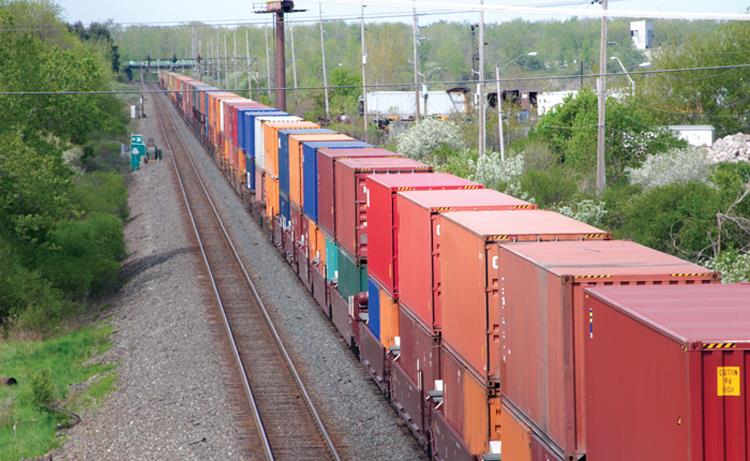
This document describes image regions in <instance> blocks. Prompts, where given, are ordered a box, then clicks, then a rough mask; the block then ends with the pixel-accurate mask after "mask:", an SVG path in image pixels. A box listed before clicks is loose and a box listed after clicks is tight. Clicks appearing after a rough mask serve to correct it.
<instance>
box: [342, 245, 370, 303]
mask: <svg viewBox="0 0 750 461" xmlns="http://www.w3.org/2000/svg"><path fill="white" fill-rule="evenodd" d="M338 250H339V251H338V253H339V258H338V266H339V268H338V273H339V278H338V287H337V288H338V291H339V293H340V294H341V296H342V297H343V298H344V299H348V298H349V296H356V295H358V294H359V293H362V292H365V291H367V264H362V263H360V262H359V261H357V260H356V259H354V258H353V257H352V255H350V254H349V253H348V252H347V251H346V250H344V249H343V248H341V247H339V248H338Z"/></svg>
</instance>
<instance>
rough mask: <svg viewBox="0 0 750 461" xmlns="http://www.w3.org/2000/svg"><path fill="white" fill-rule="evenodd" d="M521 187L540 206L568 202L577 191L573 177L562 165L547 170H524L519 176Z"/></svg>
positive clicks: (547, 206) (544, 206)
mask: <svg viewBox="0 0 750 461" xmlns="http://www.w3.org/2000/svg"><path fill="white" fill-rule="evenodd" d="M521 189H523V191H524V192H526V193H527V194H528V195H529V196H530V197H533V198H534V199H535V202H536V203H537V204H538V205H539V206H540V207H542V208H549V207H552V206H554V205H558V204H561V203H566V202H570V201H572V200H573V198H574V197H575V195H576V194H577V193H578V184H577V182H576V180H575V178H574V177H573V176H572V175H571V174H570V173H569V172H568V171H567V170H566V169H565V168H562V167H554V168H550V169H548V170H544V171H542V170H532V169H529V170H526V172H525V173H524V174H523V175H522V176H521Z"/></svg>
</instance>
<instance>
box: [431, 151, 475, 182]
mask: <svg viewBox="0 0 750 461" xmlns="http://www.w3.org/2000/svg"><path fill="white" fill-rule="evenodd" d="M476 160H477V153H476V151H473V150H469V149H462V150H456V151H453V154H452V155H449V156H448V157H447V158H446V161H445V163H443V164H442V165H439V166H437V167H436V169H437V170H439V171H444V172H446V173H450V174H454V175H456V176H459V177H461V178H470V177H472V176H473V175H474V173H475V172H476Z"/></svg>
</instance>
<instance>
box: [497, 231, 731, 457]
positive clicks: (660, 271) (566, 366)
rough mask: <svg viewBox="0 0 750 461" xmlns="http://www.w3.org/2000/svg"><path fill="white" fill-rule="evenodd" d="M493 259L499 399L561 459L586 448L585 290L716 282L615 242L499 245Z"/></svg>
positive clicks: (673, 260)
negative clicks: (554, 447) (555, 449)
mask: <svg viewBox="0 0 750 461" xmlns="http://www.w3.org/2000/svg"><path fill="white" fill-rule="evenodd" d="M498 256H499V260H500V261H501V264H500V265H499V266H500V270H499V282H498V289H499V295H500V303H499V316H500V318H499V320H500V321H499V325H500V328H499V337H498V342H499V347H497V350H498V351H499V352H500V357H499V360H500V362H499V363H500V367H501V373H500V379H501V382H502V392H503V399H506V400H508V401H510V402H512V405H513V406H514V407H516V408H518V409H519V411H521V412H522V413H523V414H525V415H526V416H527V417H528V418H529V420H530V424H532V425H535V426H537V427H538V428H539V429H540V430H541V431H543V432H544V433H546V434H548V435H549V436H550V438H552V439H553V441H554V442H555V443H556V444H557V446H558V447H559V448H560V451H561V452H563V453H565V455H566V456H573V455H574V454H575V453H579V454H581V453H585V450H586V437H585V432H584V425H585V418H584V415H585V411H586V386H585V384H584V380H583V378H584V376H585V375H584V373H585V366H584V361H583V347H584V341H585V337H586V332H587V328H586V322H585V318H586V314H585V312H584V296H583V290H584V288H585V287H587V286H589V287H590V286H594V285H604V284H607V285H612V284H617V285H628V284H632V285H643V284H655V283H665V284H666V283H669V284H677V283H711V282H714V281H717V280H718V276H717V274H716V273H714V272H711V271H709V270H708V269H705V268H703V267H700V266H698V265H695V264H692V263H689V262H687V261H684V260H682V259H679V258H677V257H674V256H671V255H668V254H664V253H661V252H659V251H656V250H652V249H651V248H647V247H645V246H642V245H639V244H637V243H634V242H630V241H622V240H614V241H608V242H594V241H590V242H557V243H515V244H513V243H511V244H501V245H500V249H499V254H498Z"/></svg>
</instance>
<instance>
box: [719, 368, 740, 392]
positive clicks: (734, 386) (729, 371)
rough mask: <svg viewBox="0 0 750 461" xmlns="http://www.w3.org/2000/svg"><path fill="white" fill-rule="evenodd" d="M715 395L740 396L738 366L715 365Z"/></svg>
mask: <svg viewBox="0 0 750 461" xmlns="http://www.w3.org/2000/svg"><path fill="white" fill-rule="evenodd" d="M716 378H717V385H716V395H718V396H719V397H739V396H740V389H741V388H740V367H716Z"/></svg>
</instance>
